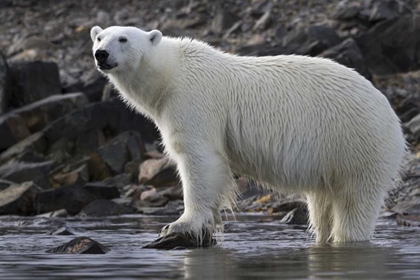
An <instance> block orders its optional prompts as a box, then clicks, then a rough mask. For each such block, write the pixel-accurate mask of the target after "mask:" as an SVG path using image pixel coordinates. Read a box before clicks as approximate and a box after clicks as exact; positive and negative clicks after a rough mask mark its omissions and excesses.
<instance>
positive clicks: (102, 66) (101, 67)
mask: <svg viewBox="0 0 420 280" xmlns="http://www.w3.org/2000/svg"><path fill="white" fill-rule="evenodd" d="M117 66H118V64H117V63H115V64H112V65H111V64H108V63H103V64H99V63H98V68H99V70H111V69H113V68H115V67H117Z"/></svg>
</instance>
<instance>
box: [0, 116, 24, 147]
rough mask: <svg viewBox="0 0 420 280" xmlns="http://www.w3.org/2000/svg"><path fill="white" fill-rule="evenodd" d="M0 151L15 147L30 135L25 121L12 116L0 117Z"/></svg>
mask: <svg viewBox="0 0 420 280" xmlns="http://www.w3.org/2000/svg"><path fill="white" fill-rule="evenodd" d="M0 134H1V135H2V137H1V140H0V151H4V150H5V149H7V148H9V147H11V146H13V145H15V144H16V143H18V142H19V141H21V140H23V139H25V138H27V137H28V136H29V135H31V133H30V131H29V129H28V127H27V126H26V123H25V120H24V119H23V118H22V117H20V116H15V115H12V116H10V117H8V118H3V117H0Z"/></svg>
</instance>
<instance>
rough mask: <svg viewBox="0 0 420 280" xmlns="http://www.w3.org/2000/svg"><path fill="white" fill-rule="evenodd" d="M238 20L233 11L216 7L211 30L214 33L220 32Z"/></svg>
mask: <svg viewBox="0 0 420 280" xmlns="http://www.w3.org/2000/svg"><path fill="white" fill-rule="evenodd" d="M239 20H240V18H239V17H238V16H237V15H235V14H234V13H232V12H230V11H227V10H225V9H222V8H219V9H217V12H216V15H215V17H214V18H213V21H212V23H211V30H212V31H213V32H215V33H216V34H220V33H222V32H223V31H224V30H227V29H228V28H229V27H231V26H232V25H233V24H235V22H237V21H239Z"/></svg>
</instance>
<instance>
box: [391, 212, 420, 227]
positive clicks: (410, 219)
mask: <svg viewBox="0 0 420 280" xmlns="http://www.w3.org/2000/svg"><path fill="white" fill-rule="evenodd" d="M396 221H397V225H399V226H406V227H420V215H398V216H397V219H396Z"/></svg>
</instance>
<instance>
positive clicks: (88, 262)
mask: <svg viewBox="0 0 420 280" xmlns="http://www.w3.org/2000/svg"><path fill="white" fill-rule="evenodd" d="M237 218H238V221H237V222H230V223H228V224H227V226H226V233H225V234H224V242H222V243H219V245H218V246H216V247H213V248H210V249H195V250H173V251H157V250H145V249H142V248H141V247H142V246H143V245H145V244H146V243H148V242H150V241H152V240H153V239H155V238H156V230H158V229H160V228H161V227H162V226H163V225H164V224H166V223H168V222H170V221H172V220H173V217H144V216H126V217H115V218H105V219H98V218H97V219H85V220H83V219H77V218H72V219H67V220H64V219H44V218H22V217H0V275H1V276H0V278H1V279H75V278H77V279H83V278H92V277H94V278H97V279H138V278H143V279H150V278H153V279H159V278H170V279H184V278H186V279H262V278H264V279H267V278H273V279H324V278H328V279H343V278H346V279H349V278H350V279H352V278H353V279H400V278H411V279H420V265H419V257H420V246H419V245H420V240H419V238H418V236H419V233H420V229H419V228H404V227H397V226H396V225H395V224H394V222H390V221H389V222H387V221H381V222H380V223H379V226H378V229H377V234H376V238H375V239H374V240H373V241H372V242H366V243H356V244H349V245H323V246H320V245H316V244H314V243H313V240H312V239H311V238H310V237H309V235H308V233H307V232H306V231H304V230H303V229H302V228H296V227H292V226H287V225H282V224H280V223H279V222H278V221H276V220H275V219H274V218H273V217H262V216H248V215H246V216H243V217H237ZM63 224H67V225H68V226H70V227H73V228H76V229H78V230H80V231H79V234H78V235H85V236H89V237H91V238H93V239H95V240H97V241H99V242H101V243H103V244H104V245H106V246H108V247H110V248H111V252H110V253H108V254H106V255H52V254H46V253H45V251H46V250H47V249H50V248H52V247H54V246H57V245H60V244H62V243H64V242H67V241H69V240H70V239H72V238H73V237H74V236H73V237H72V236H51V235H47V234H46V232H47V231H49V230H51V229H55V228H57V227H59V226H62V225H63Z"/></svg>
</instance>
